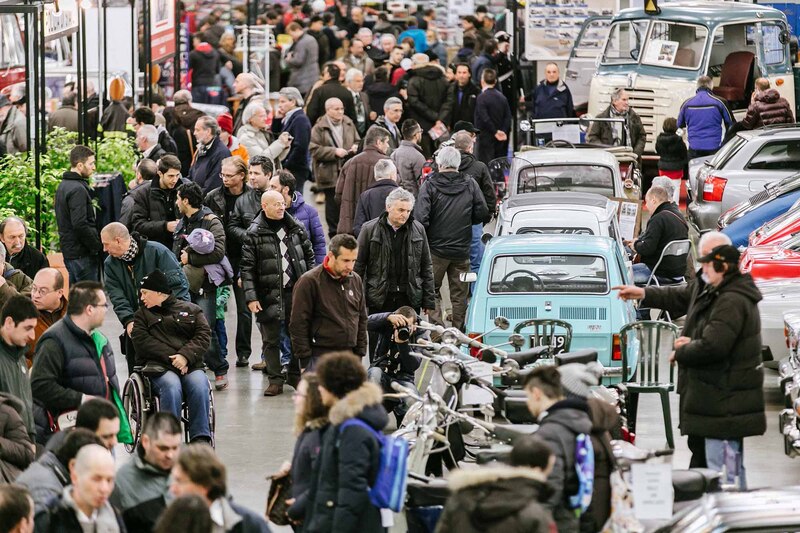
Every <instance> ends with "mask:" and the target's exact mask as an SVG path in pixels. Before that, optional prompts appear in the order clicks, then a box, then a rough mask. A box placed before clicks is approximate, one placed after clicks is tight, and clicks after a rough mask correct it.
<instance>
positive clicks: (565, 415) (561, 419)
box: [536, 399, 592, 531]
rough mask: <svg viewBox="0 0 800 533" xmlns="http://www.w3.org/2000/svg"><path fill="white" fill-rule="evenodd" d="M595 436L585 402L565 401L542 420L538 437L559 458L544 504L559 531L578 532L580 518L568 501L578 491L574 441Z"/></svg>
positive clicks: (548, 411)
mask: <svg viewBox="0 0 800 533" xmlns="http://www.w3.org/2000/svg"><path fill="white" fill-rule="evenodd" d="M591 432H592V421H591V420H590V419H589V414H588V406H587V405H586V400H580V399H566V400H561V401H559V402H556V403H555V404H553V405H551V406H550V408H549V409H548V410H547V411H546V412H545V413H543V416H540V418H539V429H538V431H537V432H536V436H537V437H539V438H541V439H542V440H544V441H545V442H546V443H547V444H548V445H549V446H550V448H552V450H553V453H554V454H555V457H556V462H555V466H553V471H552V472H550V475H549V476H548V478H547V482H548V483H549V485H550V487H551V488H552V489H553V493H552V495H551V496H550V497H549V498H548V500H547V503H546V504H545V505H546V506H547V508H548V509H550V511H551V512H552V513H553V518H554V519H555V521H556V525H557V526H558V531H578V517H577V516H576V514H575V511H574V510H572V509H570V508H569V498H570V496H572V495H574V494H576V493H577V491H578V484H579V481H578V474H577V472H576V471H575V439H576V438H577V436H578V435H579V434H581V433H584V434H586V435H589V434H591Z"/></svg>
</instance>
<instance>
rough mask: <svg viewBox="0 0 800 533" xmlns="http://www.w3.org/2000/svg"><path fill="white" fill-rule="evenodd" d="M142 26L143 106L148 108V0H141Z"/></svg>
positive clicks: (149, 51) (149, 56) (149, 73)
mask: <svg viewBox="0 0 800 533" xmlns="http://www.w3.org/2000/svg"><path fill="white" fill-rule="evenodd" d="M142 15H143V16H142V19H143V20H142V24H143V25H144V38H143V40H144V43H142V44H143V45H144V47H143V48H144V105H146V106H147V107H150V104H151V103H152V83H153V80H152V79H151V74H152V69H153V60H152V57H153V56H152V54H151V50H150V39H151V35H150V0H142Z"/></svg>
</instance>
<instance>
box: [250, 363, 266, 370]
mask: <svg viewBox="0 0 800 533" xmlns="http://www.w3.org/2000/svg"><path fill="white" fill-rule="evenodd" d="M250 368H251V369H252V370H256V371H257V370H261V371H262V372H263V371H264V370H266V368H267V363H265V362H264V361H261V362H258V363H256V364H254V365H253V366H251V367H250Z"/></svg>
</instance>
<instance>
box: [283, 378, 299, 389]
mask: <svg viewBox="0 0 800 533" xmlns="http://www.w3.org/2000/svg"><path fill="white" fill-rule="evenodd" d="M286 384H287V385H289V386H290V387H292V388H293V389H294V390H297V386H298V385H300V376H287V377H286Z"/></svg>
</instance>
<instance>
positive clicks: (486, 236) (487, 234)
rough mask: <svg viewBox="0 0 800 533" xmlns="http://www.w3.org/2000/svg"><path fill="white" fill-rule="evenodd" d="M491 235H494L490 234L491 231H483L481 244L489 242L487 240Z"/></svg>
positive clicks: (490, 238) (489, 239)
mask: <svg viewBox="0 0 800 533" xmlns="http://www.w3.org/2000/svg"><path fill="white" fill-rule="evenodd" d="M492 237H494V235H492V234H491V233H484V234H483V235H481V242H482V243H483V244H489V241H491V240H492Z"/></svg>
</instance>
